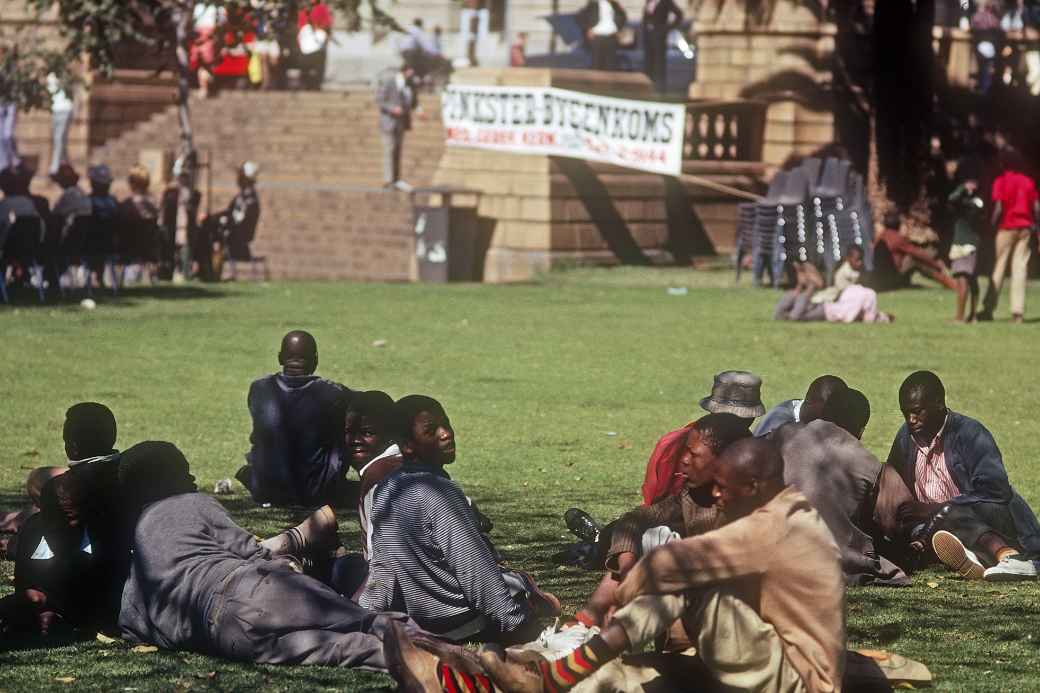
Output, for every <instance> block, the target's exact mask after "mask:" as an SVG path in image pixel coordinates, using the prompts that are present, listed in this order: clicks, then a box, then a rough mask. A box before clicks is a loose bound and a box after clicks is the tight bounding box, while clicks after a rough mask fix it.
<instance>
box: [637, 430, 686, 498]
mask: <svg viewBox="0 0 1040 693" xmlns="http://www.w3.org/2000/svg"><path fill="white" fill-rule="evenodd" d="M691 428H693V422H690V423H688V424H686V425H685V426H683V427H682V428H680V429H679V430H677V431H672V432H671V433H666V434H665V435H664V436H662V437H661V439H660V440H659V441H657V445H655V446H654V451H653V452H652V453H650V460H649V461H648V462H647V463H646V478H645V479H644V480H643V505H653V504H654V503H656V502H657V501H659V500H661V499H663V498H669V497H671V496H675V495H678V494H679V492H680V491H682V488H683V484H685V483H686V480H685V479H684V478H683V477H681V476H676V474H678V472H679V458H681V457H682V452H683V447H684V446H685V445H686V435H687V434H688V433H689V432H690V429H691Z"/></svg>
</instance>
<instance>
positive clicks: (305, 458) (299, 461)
mask: <svg viewBox="0 0 1040 693" xmlns="http://www.w3.org/2000/svg"><path fill="white" fill-rule="evenodd" d="M278 363H279V364H280V365H281V366H282V372H281V373H275V374H273V375H268V376H264V377H263V378H260V379H258V380H256V381H254V382H253V384H252V385H251V386H250V387H249V397H248V404H249V414H250V416H251V417H252V420H253V432H252V434H251V435H250V437H249V441H250V443H252V448H251V449H250V451H249V452H248V453H247V454H246V462H247V464H246V465H245V466H244V467H242V468H241V469H239V470H238V473H237V474H236V475H235V478H237V479H238V480H239V481H241V482H242V484H243V485H244V486H245V487H246V488H247V489H249V492H250V493H251V494H252V496H253V500H255V501H256V502H257V503H260V504H274V505H304V506H311V507H314V506H318V505H324V504H326V503H328V504H331V505H334V506H337V505H342V504H344V503H347V502H349V496H350V488H351V485H350V484H349V483H348V482H347V480H346V477H345V475H346V471H347V470H346V467H345V464H344V461H343V459H342V457H341V449H342V447H343V419H344V412H345V411H346V408H347V403H348V402H349V400H350V396H351V391H350V390H349V389H348V388H346V387H344V386H343V385H339V384H338V383H334V382H332V381H329V380H325V379H324V378H320V377H318V376H316V375H314V371H315V370H316V369H317V367H318V345H317V342H316V341H315V340H314V337H313V336H312V335H311V334H310V333H308V332H304V331H302V330H293V331H292V332H289V333H288V334H286V335H285V337H283V338H282V345H281V348H280V350H279V352H278Z"/></svg>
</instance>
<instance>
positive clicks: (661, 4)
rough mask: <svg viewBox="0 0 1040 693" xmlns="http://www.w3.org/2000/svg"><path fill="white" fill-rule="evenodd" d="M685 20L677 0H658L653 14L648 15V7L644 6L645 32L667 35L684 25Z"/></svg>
mask: <svg viewBox="0 0 1040 693" xmlns="http://www.w3.org/2000/svg"><path fill="white" fill-rule="evenodd" d="M673 17H674V19H672V18H673ZM683 18H684V17H683V11H682V10H680V9H679V6H678V5H676V4H675V0H658V2H657V7H655V8H654V11H653V12H650V13H648V12H647V11H646V5H644V6H643V31H644V32H646V33H648V34H650V33H653V34H658V33H660V34H663V35H667V34H668V32H669V31H671V30H672V29H675V28H677V27H678V26H679V25H680V24H682V22H683ZM669 20H671V21H669Z"/></svg>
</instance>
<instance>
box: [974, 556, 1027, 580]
mask: <svg viewBox="0 0 1040 693" xmlns="http://www.w3.org/2000/svg"><path fill="white" fill-rule="evenodd" d="M1036 564H1037V561H1028V560H1023V559H1021V558H1019V557H1018V556H1004V558H1002V559H1001V560H1000V563H997V564H996V565H995V566H993V567H992V568H987V569H986V572H985V574H984V577H985V578H986V579H987V580H989V581H990V582H1011V581H1012V580H1036V578H1037V566H1036Z"/></svg>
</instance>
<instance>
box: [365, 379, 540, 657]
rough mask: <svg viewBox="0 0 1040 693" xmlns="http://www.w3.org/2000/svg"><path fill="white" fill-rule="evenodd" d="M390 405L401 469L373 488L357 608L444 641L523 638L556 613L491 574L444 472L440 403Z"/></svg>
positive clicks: (523, 583) (493, 566)
mask: <svg viewBox="0 0 1040 693" xmlns="http://www.w3.org/2000/svg"><path fill="white" fill-rule="evenodd" d="M396 406H397V410H398V415H399V416H400V422H401V430H400V433H399V439H398V445H399V447H400V450H401V455H402V458H403V464H402V466H401V468H400V469H398V470H397V471H396V472H394V473H392V474H390V475H389V476H387V477H386V478H385V479H384V480H383V481H382V482H381V483H379V485H378V486H376V489H375V493H374V496H373V499H372V508H371V515H370V522H371V556H370V559H371V561H370V564H369V571H370V572H369V578H368V584H367V585H366V587H365V589H364V591H363V592H362V594H361V597H360V599H359V602H360V603H361V605H362V606H364V607H367V608H369V609H373V610H376V611H387V610H395V611H404V612H406V613H408V615H409V616H411V617H412V618H413V619H414V620H415V621H416V622H417V623H418V624H419V625H420V626H421V627H422V628H424V629H426V630H428V631H430V632H431V633H435V634H438V635H440V636H441V637H443V638H445V639H448V640H454V641H463V640H469V639H474V640H494V641H499V642H519V641H523V640H527V639H530V638H531V636H532V635H533V634H534V630H535V629H536V628H537V626H536V625H535V622H534V619H535V616H536V615H537V614H538V612H539V611H542V612H546V611H548V612H551V613H558V612H559V601H558V600H557V599H556V598H555V597H554V596H552V595H550V594H547V593H543V592H541V591H540V590H539V589H538V587H537V586H536V585H535V584H534V581H533V580H532V579H531V578H530V576H527V575H525V574H523V573H519V572H516V571H511V570H504V569H503V568H502V567H501V566H499V564H498V559H497V556H496V553H495V550H494V548H493V547H492V546H491V544H490V542H489V541H488V540H487V539H486V537H485V536H484V535H483V534H482V533H481V529H480V522H479V519H478V515H477V513H476V512H475V511H474V509H473V508H472V507H471V505H470V503H469V501H468V500H467V498H466V496H465V494H464V493H463V492H462V489H461V488H459V486H458V485H457V484H456V483H455V482H453V481H452V480H451V477H449V476H448V474H447V473H446V472H445V471H444V467H445V466H446V465H449V464H451V463H452V462H454V461H455V432H454V430H453V429H452V427H451V422H450V421H449V420H448V416H447V414H446V413H445V412H444V408H443V407H442V406H441V405H440V403H438V402H437V401H436V400H434V399H432V398H430V397H424V396H421V395H410V396H408V397H405V398H403V399H401V400H399V401H398V402H397V405H396Z"/></svg>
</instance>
